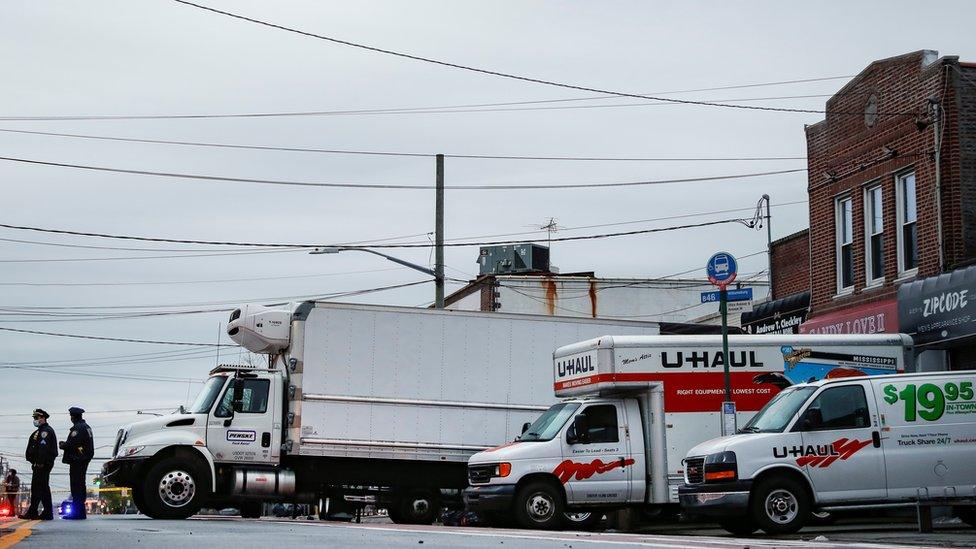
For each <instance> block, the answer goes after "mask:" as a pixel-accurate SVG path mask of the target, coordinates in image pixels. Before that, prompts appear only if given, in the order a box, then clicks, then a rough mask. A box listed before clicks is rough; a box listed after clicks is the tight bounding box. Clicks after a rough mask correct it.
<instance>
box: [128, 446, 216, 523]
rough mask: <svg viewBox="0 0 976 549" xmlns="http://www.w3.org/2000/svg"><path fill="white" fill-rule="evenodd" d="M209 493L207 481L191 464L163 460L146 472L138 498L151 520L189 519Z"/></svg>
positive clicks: (200, 470) (168, 459) (169, 459)
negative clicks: (143, 503)
mask: <svg viewBox="0 0 976 549" xmlns="http://www.w3.org/2000/svg"><path fill="white" fill-rule="evenodd" d="M209 492H210V478H209V475H207V474H206V473H204V471H203V467H200V466H199V465H197V464H196V463H195V462H193V461H188V460H186V459H180V458H176V457H171V458H165V459H162V460H160V461H159V463H157V464H155V465H154V466H153V467H152V468H150V469H149V473H148V474H147V475H146V479H145V481H144V483H143V493H142V497H143V499H144V500H145V504H146V511H147V512H146V515H147V516H149V517H152V518H154V519H169V520H174V519H176V520H179V519H185V518H189V517H192V516H193V515H195V514H196V513H197V511H199V510H200V507H202V506H203V501H204V500H205V499H206V497H207V496H208V495H209Z"/></svg>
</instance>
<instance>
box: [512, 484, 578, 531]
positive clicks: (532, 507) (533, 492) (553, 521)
mask: <svg viewBox="0 0 976 549" xmlns="http://www.w3.org/2000/svg"><path fill="white" fill-rule="evenodd" d="M565 507H566V504H565V503H564V502H563V494H562V492H560V490H559V489H558V488H556V487H555V486H554V485H553V484H552V483H549V482H532V483H529V484H526V485H525V486H523V487H522V489H520V490H519V491H518V493H517V494H516V495H515V520H517V521H518V523H519V524H520V525H521V526H522V527H524V528H532V529H537V530H555V529H557V528H559V527H560V526H562V524H563V520H565V517H564V516H563V509H565Z"/></svg>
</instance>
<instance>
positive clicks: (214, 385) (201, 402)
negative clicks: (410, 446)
mask: <svg viewBox="0 0 976 549" xmlns="http://www.w3.org/2000/svg"><path fill="white" fill-rule="evenodd" d="M225 381H227V376H214V377H212V378H210V379H208V380H207V384H206V385H204V386H203V389H200V394H199V395H197V399H196V400H194V401H193V406H190V413H191V414H208V413H210V407H211V406H213V403H214V401H215V400H217V395H218V394H220V390H221V389H223V388H224V382H225Z"/></svg>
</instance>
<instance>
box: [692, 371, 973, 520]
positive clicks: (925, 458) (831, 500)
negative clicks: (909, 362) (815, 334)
mask: <svg viewBox="0 0 976 549" xmlns="http://www.w3.org/2000/svg"><path fill="white" fill-rule="evenodd" d="M974 391H976V372H938V373H920V374H903V375H891V376H878V377H870V378H844V379H829V380H824V381H818V382H814V383H804V384H800V385H795V386H792V387H790V388H788V389H786V390H784V391H783V392H781V393H779V394H777V395H776V397H775V398H774V399H773V400H771V401H770V402H769V404H767V405H766V407H765V408H763V409H762V411H760V412H759V413H758V414H757V415H756V416H754V417H753V418H752V420H751V421H750V422H749V423H748V424H747V425H746V426H745V427H744V428H743V429H742V433H741V434H738V435H734V436H728V437H722V438H716V439H714V440H709V441H707V442H703V443H702V444H699V445H697V446H695V447H694V448H691V449H690V450H689V451H688V454H687V455H688V457H687V459H686V460H685V484H684V485H683V486H681V488H680V489H679V493H680V494H681V496H680V497H681V504H682V506H683V507H684V508H685V509H687V510H688V511H690V512H692V513H696V514H700V515H707V516H713V517H717V518H718V519H719V521H720V523H721V524H722V525H723V526H724V527H725V528H726V529H727V530H729V531H730V532H733V533H736V534H742V535H745V534H751V533H752V532H755V531H756V530H759V529H762V530H763V531H765V532H767V533H770V534H783V533H791V532H795V531H797V530H799V529H800V528H802V527H803V525H804V524H805V523H806V522H807V520H808V519H809V517H810V512H811V510H812V509H816V508H827V509H843V508H851V507H854V508H857V507H880V506H884V505H886V504H896V503H902V502H918V503H922V504H925V503H932V502H938V503H944V504H951V505H961V506H960V507H957V509H956V514H957V515H959V516H960V517H961V518H962V519H963V520H965V521H966V522H967V523H969V524H970V525H973V526H976V392H974ZM966 504H968V505H966Z"/></svg>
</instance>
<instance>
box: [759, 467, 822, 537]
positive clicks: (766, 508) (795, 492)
mask: <svg viewBox="0 0 976 549" xmlns="http://www.w3.org/2000/svg"><path fill="white" fill-rule="evenodd" d="M749 507H750V516H751V518H752V520H753V521H754V522H755V523H756V525H758V526H759V528H761V529H762V530H763V532H766V533H767V534H773V535H777V534H792V533H794V532H796V531H798V530H799V529H800V528H803V525H804V524H805V523H806V521H807V519H808V518H809V517H810V496H809V494H807V489H806V486H804V485H803V484H802V483H800V482H799V481H798V480H796V479H793V478H790V477H784V476H775V477H770V478H767V479H765V480H762V481H760V482H759V484H758V485H757V486H756V487H755V488H754V489H753V491H752V496H751V497H750V498H749Z"/></svg>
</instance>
